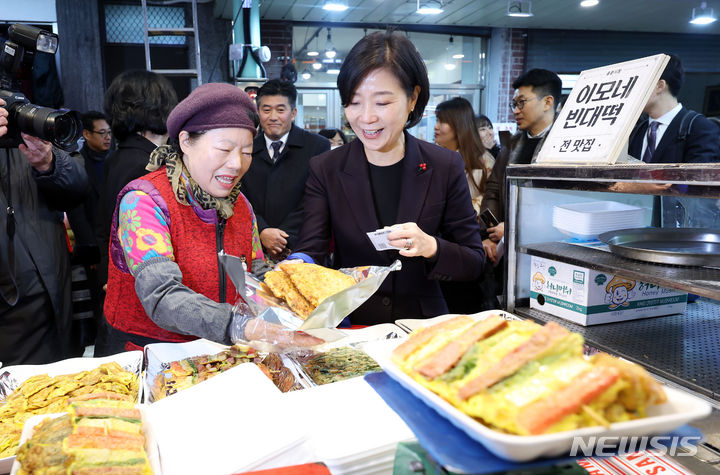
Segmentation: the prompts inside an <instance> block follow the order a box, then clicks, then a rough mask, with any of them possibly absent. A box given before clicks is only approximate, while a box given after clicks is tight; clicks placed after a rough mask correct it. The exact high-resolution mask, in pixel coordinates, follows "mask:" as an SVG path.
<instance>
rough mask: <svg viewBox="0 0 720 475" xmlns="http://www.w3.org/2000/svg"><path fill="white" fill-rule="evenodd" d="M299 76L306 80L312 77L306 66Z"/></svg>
mask: <svg viewBox="0 0 720 475" xmlns="http://www.w3.org/2000/svg"><path fill="white" fill-rule="evenodd" d="M301 76H302V78H303V79H304V80H306V81H307V80H308V79H310V78H311V77H312V73H311V72H310V70H309V69H308V68H305V69H304V70H303V72H302V74H301Z"/></svg>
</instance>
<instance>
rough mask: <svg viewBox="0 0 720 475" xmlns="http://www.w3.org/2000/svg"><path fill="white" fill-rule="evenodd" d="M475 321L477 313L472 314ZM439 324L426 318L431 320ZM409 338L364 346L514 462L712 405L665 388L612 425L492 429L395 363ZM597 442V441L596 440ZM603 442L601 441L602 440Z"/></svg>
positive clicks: (683, 419)
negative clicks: (524, 432) (536, 431)
mask: <svg viewBox="0 0 720 475" xmlns="http://www.w3.org/2000/svg"><path fill="white" fill-rule="evenodd" d="M474 318H475V319H476V320H477V319H478V317H477V316H474ZM432 323H436V322H428V324H432ZM404 341H405V340H404V339H400V340H385V341H377V342H371V343H368V344H366V345H365V346H364V347H363V348H364V349H365V351H366V352H367V353H368V354H369V355H370V356H372V357H373V359H375V361H377V362H378V363H379V364H380V366H381V367H382V368H383V370H385V372H386V373H387V374H388V375H389V376H390V377H391V378H392V379H394V380H395V381H397V382H398V383H399V384H401V385H402V386H403V387H405V388H406V389H407V390H409V391H410V392H412V393H413V394H414V395H415V396H416V397H418V398H420V399H421V400H422V401H423V402H425V403H426V404H428V405H429V406H430V407H432V408H433V409H435V410H436V411H437V412H438V413H439V414H440V415H442V416H443V417H445V418H447V419H448V420H449V421H450V422H451V423H452V424H454V425H455V426H456V427H458V428H459V429H460V430H462V431H464V432H465V433H466V434H467V435H468V436H470V437H471V438H473V439H474V440H477V441H478V442H480V443H481V444H483V445H484V446H485V447H487V449H488V450H490V451H491V452H493V453H494V454H495V455H497V456H498V457H502V458H504V459H507V460H512V461H515V462H526V461H529V460H533V459H536V458H539V457H556V456H560V455H563V454H567V453H568V452H569V451H570V449H571V447H572V444H573V440H574V439H575V438H577V437H582V438H583V439H584V442H585V443H586V444H587V445H589V444H590V442H591V440H593V439H591V437H593V436H595V437H598V436H610V437H615V436H645V435H657V434H665V433H667V432H669V431H671V430H673V429H675V428H677V427H680V426H682V425H683V424H686V423H688V422H690V421H693V420H696V419H702V418H704V417H707V416H708V415H709V414H710V412H711V410H712V406H710V404H709V403H707V402H706V401H704V400H702V399H700V398H697V397H695V396H692V395H690V394H689V393H686V392H684V391H682V390H679V389H675V388H672V387H667V386H664V387H663V389H664V390H665V393H666V395H667V402H665V403H664V404H659V405H653V406H649V407H648V409H647V417H644V418H641V419H635V420H631V421H626V422H618V423H613V424H610V426H609V427H608V428H605V427H602V426H597V427H585V428H581V429H576V430H568V431H564V432H557V433H552V434H543V435H531V436H521V435H513V434H508V433H506V432H500V431H497V430H494V429H491V428H489V427H487V426H485V425H483V424H482V423H480V422H478V421H477V420H476V419H474V418H472V417H470V416H468V415H467V414H465V413H463V412H461V411H460V410H458V409H457V408H455V407H454V406H453V405H451V404H450V403H449V402H447V401H446V400H444V399H443V398H441V397H440V396H438V395H437V394H435V393H433V392H432V391H430V390H429V389H427V388H425V387H424V386H422V385H420V383H418V382H417V381H415V380H414V379H413V378H412V377H410V376H409V375H407V374H405V373H404V372H403V371H402V370H401V369H400V368H398V367H397V366H396V365H395V363H393V361H392V352H393V350H394V349H395V348H396V347H397V346H398V345H399V344H401V343H403V342H404ZM595 440H597V439H595ZM600 440H602V439H600Z"/></svg>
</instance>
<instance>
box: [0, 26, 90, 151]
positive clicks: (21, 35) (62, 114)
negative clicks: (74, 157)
mask: <svg viewBox="0 0 720 475" xmlns="http://www.w3.org/2000/svg"><path fill="white" fill-rule="evenodd" d="M57 46H58V37H57V35H56V34H54V33H50V32H48V31H45V30H41V29H40V28H36V27H34V26H30V25H20V24H14V25H10V27H9V28H8V40H7V41H5V45H4V46H3V47H2V51H1V52H0V99H2V100H4V101H5V105H4V106H2V107H3V108H4V109H7V111H8V133H7V134H5V136H3V137H0V148H15V147H17V146H18V145H20V144H21V143H23V142H22V139H21V137H20V132H24V133H26V134H28V135H32V136H33V137H38V138H40V139H43V140H47V141H48V142H52V144H53V145H55V146H56V147H58V148H61V149H63V150H68V151H69V150H72V148H73V147H74V146H75V144H76V142H77V141H78V139H79V138H80V136H81V135H82V130H83V127H82V122H81V121H80V116H79V114H78V113H77V112H75V111H71V110H66V109H61V110H57V109H52V108H49V107H42V106H37V105H35V104H31V103H30V101H29V100H27V98H26V97H25V96H24V95H23V94H22V93H20V92H18V89H19V88H18V87H17V74H18V71H19V69H20V66H22V65H23V64H24V65H28V66H30V67H32V63H33V58H34V57H35V52H36V51H40V52H43V53H50V54H55V52H56V51H57Z"/></svg>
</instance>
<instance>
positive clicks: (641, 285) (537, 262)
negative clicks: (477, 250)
mask: <svg viewBox="0 0 720 475" xmlns="http://www.w3.org/2000/svg"><path fill="white" fill-rule="evenodd" d="M529 278H530V308H536V309H538V310H542V311H544V312H547V313H550V314H552V315H555V316H558V317H560V318H564V319H566V320H570V321H571V322H575V323H577V324H579V325H585V326H587V325H598V324H601V323H612V322H621V321H626V320H635V319H638V318H647V317H658V316H661V315H672V314H675V313H685V307H686V305H687V293H684V292H678V291H677V290H673V289H666V288H664V287H659V286H657V285H654V284H649V283H646V282H641V281H636V280H632V279H626V278H624V277H622V276H619V275H613V274H610V273H607V272H598V271H595V270H592V269H588V268H585V267H580V266H575V265H572V264H566V263H564V262H559V261H554V260H551V259H545V258H542V257H537V256H531V259H530V275H529Z"/></svg>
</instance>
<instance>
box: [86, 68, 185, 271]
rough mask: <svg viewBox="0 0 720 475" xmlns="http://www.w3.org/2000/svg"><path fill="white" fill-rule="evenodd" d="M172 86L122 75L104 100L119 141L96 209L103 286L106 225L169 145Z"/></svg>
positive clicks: (136, 73) (141, 74)
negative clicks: (122, 196)
mask: <svg viewBox="0 0 720 475" xmlns="http://www.w3.org/2000/svg"><path fill="white" fill-rule="evenodd" d="M177 102H178V100H177V94H176V93H175V89H173V87H172V84H170V81H168V80H167V79H166V78H164V77H163V76H160V75H159V74H156V73H153V72H151V71H145V70H133V71H126V72H124V73H122V74H120V75H118V76H117V77H116V78H115V79H113V81H112V83H111V84H110V87H109V88H108V90H107V91H106V92H105V97H104V98H103V108H104V109H105V115H107V116H108V117H109V118H110V128H111V129H112V133H113V136H114V137H115V139H116V140H117V141H118V148H117V150H116V151H115V152H113V153H112V154H111V155H110V156H109V157H108V158H107V159H106V160H105V167H104V170H103V183H104V184H105V186H104V188H103V190H102V193H101V195H100V203H99V206H98V216H97V219H96V223H97V229H96V233H97V242H98V244H99V245H100V269H99V270H98V279H99V281H100V284H101V285H104V284H105V283H106V282H107V270H108V246H109V245H110V223H111V221H112V216H113V212H114V211H115V202H116V201H117V195H118V193H119V192H120V190H122V189H123V188H124V187H125V185H127V184H128V183H130V182H131V181H133V180H134V179H136V178H140V177H141V176H143V175H145V174H147V173H148V171H147V170H146V169H145V167H146V166H147V164H148V161H149V160H150V154H151V153H152V151H153V150H155V149H156V148H157V147H158V146H160V145H164V144H165V142H166V141H167V127H166V125H165V121H166V120H167V118H168V115H170V111H172V110H173V108H174V107H175V105H176V104H177Z"/></svg>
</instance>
